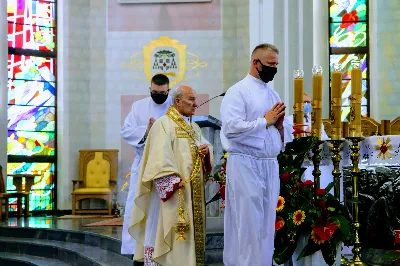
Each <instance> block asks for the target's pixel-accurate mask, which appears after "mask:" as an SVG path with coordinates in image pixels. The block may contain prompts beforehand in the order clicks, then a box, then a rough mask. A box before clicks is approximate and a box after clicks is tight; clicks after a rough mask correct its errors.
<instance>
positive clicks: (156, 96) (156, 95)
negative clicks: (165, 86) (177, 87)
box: [150, 93, 168, 104]
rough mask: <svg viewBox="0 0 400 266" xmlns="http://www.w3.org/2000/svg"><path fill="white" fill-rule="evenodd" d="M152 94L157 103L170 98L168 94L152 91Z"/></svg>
mask: <svg viewBox="0 0 400 266" xmlns="http://www.w3.org/2000/svg"><path fill="white" fill-rule="evenodd" d="M150 95H151V98H152V99H153V101H154V102H155V103H156V104H163V103H165V101H166V100H167V98H168V94H159V93H150Z"/></svg>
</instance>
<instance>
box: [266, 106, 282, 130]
mask: <svg viewBox="0 0 400 266" xmlns="http://www.w3.org/2000/svg"><path fill="white" fill-rule="evenodd" d="M285 109H286V106H285V104H284V103H283V102H277V103H276V104H275V105H274V107H272V109H271V110H270V111H269V112H267V113H266V114H265V116H264V118H265V120H267V123H268V126H272V125H275V124H276V123H277V121H278V119H280V118H281V117H282V118H281V121H279V123H281V126H282V125H283V117H284V116H285ZM276 126H277V125H276Z"/></svg>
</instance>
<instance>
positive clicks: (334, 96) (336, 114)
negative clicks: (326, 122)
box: [330, 64, 342, 140]
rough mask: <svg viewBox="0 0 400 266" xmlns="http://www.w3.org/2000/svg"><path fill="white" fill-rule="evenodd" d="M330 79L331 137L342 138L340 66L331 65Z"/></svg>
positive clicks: (334, 138)
mask: <svg viewBox="0 0 400 266" xmlns="http://www.w3.org/2000/svg"><path fill="white" fill-rule="evenodd" d="M332 68H333V72H332V81H331V115H330V120H331V123H332V127H331V139H332V140H339V139H341V138H342V121H341V120H342V119H341V113H342V72H340V66H339V65H337V64H333V65H332Z"/></svg>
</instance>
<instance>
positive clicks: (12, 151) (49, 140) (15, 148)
mask: <svg viewBox="0 0 400 266" xmlns="http://www.w3.org/2000/svg"><path fill="white" fill-rule="evenodd" d="M54 137H55V134H54V132H30V131H11V130H9V131H8V138H7V154H8V155H25V156H32V155H54V146H55V140H54Z"/></svg>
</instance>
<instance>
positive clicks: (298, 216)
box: [293, 210, 306, 225]
mask: <svg viewBox="0 0 400 266" xmlns="http://www.w3.org/2000/svg"><path fill="white" fill-rule="evenodd" d="M305 218H306V214H305V212H304V211H302V210H297V211H295V212H294V214H293V223H294V224H295V225H300V224H301V223H302V222H304V219H305Z"/></svg>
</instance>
